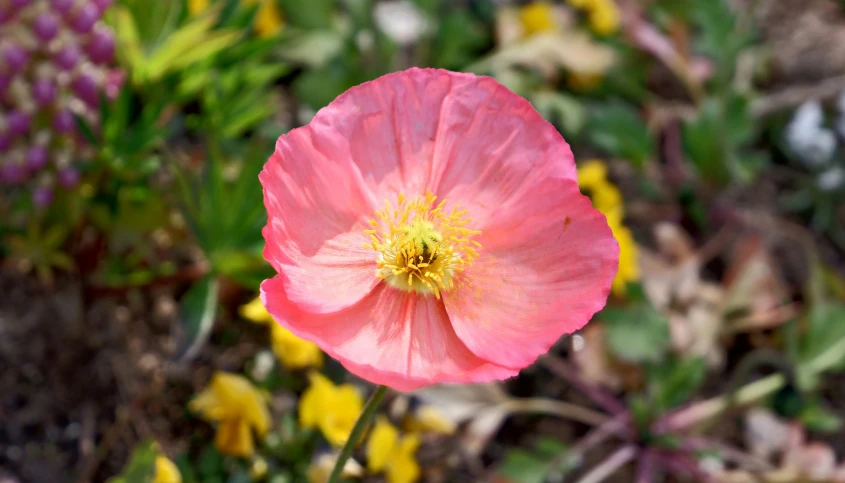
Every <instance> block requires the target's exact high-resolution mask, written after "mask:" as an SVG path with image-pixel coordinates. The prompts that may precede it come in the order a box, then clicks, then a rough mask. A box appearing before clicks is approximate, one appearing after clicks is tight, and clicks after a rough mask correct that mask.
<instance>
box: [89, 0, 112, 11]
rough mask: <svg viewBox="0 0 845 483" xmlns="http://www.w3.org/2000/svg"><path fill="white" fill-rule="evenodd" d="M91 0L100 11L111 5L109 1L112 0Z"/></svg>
mask: <svg viewBox="0 0 845 483" xmlns="http://www.w3.org/2000/svg"><path fill="white" fill-rule="evenodd" d="M93 1H94V5H96V6H97V8H98V9H100V13H103V12H105V11H106V9H107V8H109V6H110V5H111V2H112V0H93Z"/></svg>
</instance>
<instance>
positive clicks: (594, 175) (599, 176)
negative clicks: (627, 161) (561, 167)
mask: <svg viewBox="0 0 845 483" xmlns="http://www.w3.org/2000/svg"><path fill="white" fill-rule="evenodd" d="M606 181H607V166H605V164H604V162H603V161H601V160H598V159H591V160H589V161H585V162H583V163H581V164H580V165H579V166H578V185H579V186H581V188H585V189H593V187H595V186H598V185H601V184H604V183H605V182H606Z"/></svg>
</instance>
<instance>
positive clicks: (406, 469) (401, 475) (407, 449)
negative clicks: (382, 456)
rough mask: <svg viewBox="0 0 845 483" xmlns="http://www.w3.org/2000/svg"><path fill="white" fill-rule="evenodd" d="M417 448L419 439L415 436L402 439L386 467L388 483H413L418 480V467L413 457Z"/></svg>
mask: <svg viewBox="0 0 845 483" xmlns="http://www.w3.org/2000/svg"><path fill="white" fill-rule="evenodd" d="M419 446H420V439H419V436H417V435H415V434H412V435H408V436H405V437H404V438H402V441H400V442H399V446H398V447H397V448H396V450H395V451H394V452H393V456H392V458H391V461H390V463H389V464H388V467H387V474H386V476H387V482H388V483H414V482H415V481H417V480H419V478H420V465H419V463H417V459H416V456H415V455H414V453H416V452H417V448H419Z"/></svg>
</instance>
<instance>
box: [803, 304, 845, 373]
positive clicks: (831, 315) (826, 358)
mask: <svg viewBox="0 0 845 483" xmlns="http://www.w3.org/2000/svg"><path fill="white" fill-rule="evenodd" d="M843 341H845V305H843V304H841V303H836V302H819V303H816V304H815V305H813V307H812V308H811V309H810V314H809V326H808V327H807V332H806V333H805V334H804V336H803V338H802V340H801V344H800V350H799V362H798V366H799V368H801V369H805V370H806V369H808V368H809V367H808V366H812V369H814V370H812V371H807V372H815V370H825V369H831V368H837V369H842V368H843V364H845V351H842V350H837V349H838V348H839V347H840V346H842V345H843Z"/></svg>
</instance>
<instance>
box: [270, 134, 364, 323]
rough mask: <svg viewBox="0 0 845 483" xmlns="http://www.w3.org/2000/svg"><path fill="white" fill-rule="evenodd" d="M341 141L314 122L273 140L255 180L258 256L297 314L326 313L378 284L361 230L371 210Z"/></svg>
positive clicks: (355, 298) (353, 300)
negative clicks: (261, 222)
mask: <svg viewBox="0 0 845 483" xmlns="http://www.w3.org/2000/svg"><path fill="white" fill-rule="evenodd" d="M344 146H345V143H344V141H343V139H342V138H340V137H339V136H338V135H337V134H336V132H334V131H332V130H331V129H328V128H326V127H324V126H321V125H312V126H308V127H306V128H302V129H296V130H294V131H292V132H291V133H290V134H288V135H287V136H283V137H281V138H279V141H278V143H277V144H276V152H275V153H274V154H273V156H272V157H271V158H270V160H269V161H268V162H267V164H266V165H265V167H264V170H263V171H262V172H261V174H260V175H259V178H260V179H261V183H262V185H263V186H264V204H265V206H266V207H267V214H268V221H267V226H265V227H264V230H263V233H264V239H265V241H266V245H265V248H264V258H266V259H267V260H268V261H269V262H270V264H272V265H273V268H275V269H276V271H278V272H279V273H284V275H285V277H284V278H283V280H284V281H285V283H287V284H288V289H287V294H288V297H290V299H291V300H293V301H295V302H296V303H299V304H302V306H303V309H306V310H311V311H314V312H318V313H319V312H332V311H335V310H339V309H341V308H343V307H348V306H349V305H352V304H354V303H356V302H357V301H358V300H360V299H361V298H362V297H363V296H365V295H366V294H367V293H369V292H370V290H372V288H373V287H374V286H375V285H376V283H378V281H379V280H378V279H377V278H376V277H375V261H374V260H375V257H376V254H375V252H374V251H373V250H372V249H370V248H364V245H365V244H367V243H369V240H368V237H367V236H366V235H365V234H364V232H363V230H365V229H366V228H367V226H366V220H367V219H368V218H369V217H370V216H371V215H372V213H373V212H374V211H375V209H376V204H375V203H374V201H373V198H372V194H371V193H370V192H369V191H368V190H367V187H366V186H367V185H366V184H365V183H364V182H363V181H362V180H361V176H360V174H359V173H358V171H357V168H356V167H355V165H354V164H352V163H351V162H350V161H349V158H348V156H345V155H344V151H343V148H344Z"/></svg>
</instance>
